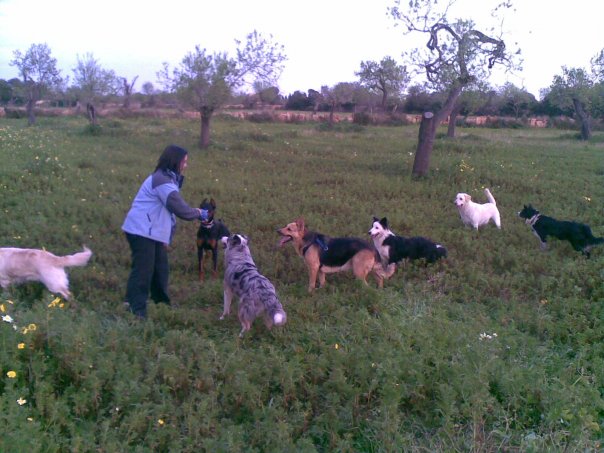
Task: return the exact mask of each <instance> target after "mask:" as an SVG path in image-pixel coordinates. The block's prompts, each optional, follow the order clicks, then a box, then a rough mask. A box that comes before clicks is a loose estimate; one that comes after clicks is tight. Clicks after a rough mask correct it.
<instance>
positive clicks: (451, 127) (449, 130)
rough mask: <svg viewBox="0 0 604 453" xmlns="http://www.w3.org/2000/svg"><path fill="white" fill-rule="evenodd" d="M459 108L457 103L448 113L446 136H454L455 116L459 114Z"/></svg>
mask: <svg viewBox="0 0 604 453" xmlns="http://www.w3.org/2000/svg"><path fill="white" fill-rule="evenodd" d="M459 111H460V108H459V106H458V105H456V106H455V108H454V109H453V110H451V113H450V114H449V124H448V126H447V137H449V138H454V137H455V126H456V123H457V117H458V116H459Z"/></svg>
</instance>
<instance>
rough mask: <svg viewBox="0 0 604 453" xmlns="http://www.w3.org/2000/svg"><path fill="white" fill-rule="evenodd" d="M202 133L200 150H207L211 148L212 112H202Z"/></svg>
mask: <svg viewBox="0 0 604 453" xmlns="http://www.w3.org/2000/svg"><path fill="white" fill-rule="evenodd" d="M200 113H201V132H200V136H199V148H200V149H205V148H207V147H208V146H210V120H211V119H212V112H208V111H205V110H202V111H201V112H200Z"/></svg>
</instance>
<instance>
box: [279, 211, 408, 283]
mask: <svg viewBox="0 0 604 453" xmlns="http://www.w3.org/2000/svg"><path fill="white" fill-rule="evenodd" d="M277 232H278V233H279V234H280V235H281V236H283V238H282V239H281V241H280V242H279V245H280V246H283V245H285V244H286V243H288V242H291V243H292V244H293V246H294V249H295V250H296V253H297V254H298V255H300V256H301V257H302V258H303V259H304V262H305V263H306V267H307V268H308V292H309V293H312V292H313V291H314V289H315V286H316V282H317V277H318V278H319V287H320V288H322V287H323V286H325V274H331V273H335V272H342V271H347V270H352V273H353V274H354V276H355V277H356V278H358V279H359V280H362V281H363V282H364V283H365V284H367V275H369V273H373V276H374V277H375V279H376V281H377V284H378V287H380V288H381V287H383V285H384V279H385V278H390V277H391V276H392V274H394V271H395V270H396V267H395V265H394V264H392V265H390V266H388V267H387V268H384V267H382V264H381V262H380V257H379V255H378V253H377V251H376V249H375V248H374V247H373V246H372V245H371V244H369V243H368V242H366V241H364V240H362V239H357V238H330V237H328V236H325V235H323V234H320V233H316V232H314V231H309V230H307V229H306V225H305V224H304V219H303V218H299V219H297V220H295V221H293V222H292V223H289V224H287V225H286V226H284V227H283V228H280V229H278V230H277Z"/></svg>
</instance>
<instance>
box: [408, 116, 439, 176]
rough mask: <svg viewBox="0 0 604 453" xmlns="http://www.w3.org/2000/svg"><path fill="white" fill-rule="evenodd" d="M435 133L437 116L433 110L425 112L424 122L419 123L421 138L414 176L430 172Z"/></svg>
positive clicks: (416, 152)
mask: <svg viewBox="0 0 604 453" xmlns="http://www.w3.org/2000/svg"><path fill="white" fill-rule="evenodd" d="M435 135H436V123H435V116H434V114H433V113H432V112H424V114H423V115H422V122H421V123H420V125H419V138H418V142H417V150H416V151H415V160H414V162H413V176H417V177H421V176H425V175H426V173H428V169H429V168H430V156H431V155H432V147H433V146H434V136H435Z"/></svg>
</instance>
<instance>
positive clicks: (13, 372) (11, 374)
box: [6, 370, 17, 379]
mask: <svg viewBox="0 0 604 453" xmlns="http://www.w3.org/2000/svg"><path fill="white" fill-rule="evenodd" d="M6 375H7V376H8V377H9V378H11V379H15V378H16V377H17V373H16V372H15V371H13V370H10V371H8V372H7V373H6Z"/></svg>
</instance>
